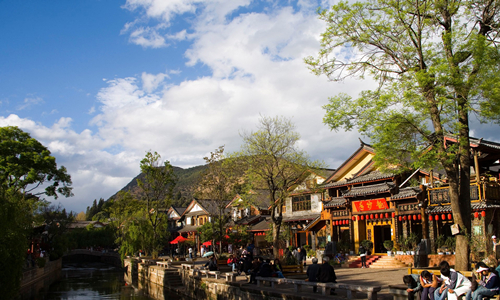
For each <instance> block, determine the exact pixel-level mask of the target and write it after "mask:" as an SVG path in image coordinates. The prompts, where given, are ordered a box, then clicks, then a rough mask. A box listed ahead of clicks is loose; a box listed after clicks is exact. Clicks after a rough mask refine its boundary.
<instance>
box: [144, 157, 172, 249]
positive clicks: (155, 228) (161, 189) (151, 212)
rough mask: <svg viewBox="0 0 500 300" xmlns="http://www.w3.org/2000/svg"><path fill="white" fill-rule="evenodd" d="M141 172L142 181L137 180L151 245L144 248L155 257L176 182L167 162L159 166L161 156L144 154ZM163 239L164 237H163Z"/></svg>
mask: <svg viewBox="0 0 500 300" xmlns="http://www.w3.org/2000/svg"><path fill="white" fill-rule="evenodd" d="M141 171H142V173H143V174H144V180H141V179H137V185H138V186H139V188H140V189H141V191H142V193H141V195H142V199H141V200H143V201H144V203H145V205H146V218H147V220H148V222H149V224H150V225H151V233H152V236H151V240H150V242H151V244H150V245H147V246H145V248H146V249H147V250H149V251H150V252H151V253H152V255H153V256H154V257H155V256H157V255H158V252H159V251H160V250H161V247H162V245H161V238H162V236H161V235H162V234H165V233H166V232H167V231H166V227H167V225H168V223H167V214H166V213H165V212H166V210H167V209H168V207H169V206H170V203H171V201H172V195H173V190H174V187H175V184H176V181H177V178H176V176H175V174H174V168H173V167H172V165H170V162H169V161H165V162H164V163H163V165H162V164H161V156H160V155H159V154H158V153H157V152H154V153H151V151H149V152H148V153H146V157H145V158H144V159H143V160H141ZM163 238H165V236H163Z"/></svg>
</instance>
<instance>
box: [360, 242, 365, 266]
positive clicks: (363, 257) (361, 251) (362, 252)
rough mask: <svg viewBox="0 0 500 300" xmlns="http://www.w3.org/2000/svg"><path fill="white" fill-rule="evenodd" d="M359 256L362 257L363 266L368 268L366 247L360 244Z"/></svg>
mask: <svg viewBox="0 0 500 300" xmlns="http://www.w3.org/2000/svg"><path fill="white" fill-rule="evenodd" d="M359 257H361V268H366V249H365V247H363V245H359Z"/></svg>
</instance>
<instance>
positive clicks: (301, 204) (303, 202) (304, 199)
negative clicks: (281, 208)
mask: <svg viewBox="0 0 500 300" xmlns="http://www.w3.org/2000/svg"><path fill="white" fill-rule="evenodd" d="M302 210H311V195H303V196H296V197H292V211H302Z"/></svg>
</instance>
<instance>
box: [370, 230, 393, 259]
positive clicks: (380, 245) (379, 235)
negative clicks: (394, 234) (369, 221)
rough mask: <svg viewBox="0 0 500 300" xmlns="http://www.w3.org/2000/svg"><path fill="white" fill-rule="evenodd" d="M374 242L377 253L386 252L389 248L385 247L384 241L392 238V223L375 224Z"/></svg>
mask: <svg viewBox="0 0 500 300" xmlns="http://www.w3.org/2000/svg"><path fill="white" fill-rule="evenodd" d="M373 233H374V237H373V238H374V242H373V247H374V250H375V253H385V252H387V250H386V249H385V248H384V241H386V240H390V239H391V225H384V226H374V227H373Z"/></svg>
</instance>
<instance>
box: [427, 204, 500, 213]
mask: <svg viewBox="0 0 500 300" xmlns="http://www.w3.org/2000/svg"><path fill="white" fill-rule="evenodd" d="M499 207H500V205H499V204H492V203H485V202H478V203H471V210H472V211H474V210H480V209H486V208H499ZM426 212H427V213H428V214H440V213H451V212H452V211H451V205H442V206H441V205H440V206H429V207H427V209H426Z"/></svg>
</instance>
